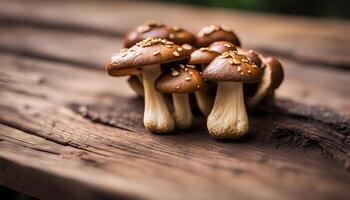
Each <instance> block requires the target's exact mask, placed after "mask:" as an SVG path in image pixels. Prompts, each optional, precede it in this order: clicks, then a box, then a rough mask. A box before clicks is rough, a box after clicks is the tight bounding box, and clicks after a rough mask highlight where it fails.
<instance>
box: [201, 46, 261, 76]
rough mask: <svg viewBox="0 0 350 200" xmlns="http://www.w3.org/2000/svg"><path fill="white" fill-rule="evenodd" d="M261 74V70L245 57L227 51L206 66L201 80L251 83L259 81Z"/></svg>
mask: <svg viewBox="0 0 350 200" xmlns="http://www.w3.org/2000/svg"><path fill="white" fill-rule="evenodd" d="M262 73H263V70H262V68H260V67H258V66H257V65H256V64H255V63H253V62H252V61H251V60H250V59H249V58H248V57H247V56H245V55H242V54H239V53H237V52H236V51H228V52H224V53H223V54H222V55H220V56H218V57H217V58H215V60H213V62H211V63H210V64H209V65H208V66H207V68H206V69H205V70H204V72H203V78H205V79H207V80H211V81H232V82H243V83H252V82H257V81H260V80H261V77H262Z"/></svg>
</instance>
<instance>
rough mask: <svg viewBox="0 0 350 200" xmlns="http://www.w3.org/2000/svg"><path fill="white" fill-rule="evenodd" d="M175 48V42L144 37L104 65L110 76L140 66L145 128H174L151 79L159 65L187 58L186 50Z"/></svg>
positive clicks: (166, 131) (159, 130)
mask: <svg viewBox="0 0 350 200" xmlns="http://www.w3.org/2000/svg"><path fill="white" fill-rule="evenodd" d="M178 48H179V46H178V45H176V44H174V43H173V42H170V41H167V40H164V39H159V38H147V39H145V40H143V41H141V42H139V43H137V44H136V45H134V46H132V47H131V48H130V49H128V50H126V51H124V52H122V53H118V54H116V55H114V57H113V59H112V62H111V63H110V64H109V65H108V66H107V72H108V74H110V75H113V74H115V73H118V71H126V70H129V71H132V70H134V69H135V68H142V69H143V85H144V94H145V112H144V118H143V123H144V125H145V127H146V129H148V130H151V131H153V132H157V133H168V132H171V131H172V130H173V129H174V119H173V118H172V116H171V115H170V112H169V110H168V108H167V105H166V103H165V101H164V98H163V96H162V95H161V93H159V92H157V91H156V90H155V89H154V82H155V80H156V79H157V77H158V76H159V75H160V74H161V69H160V64H162V63H168V62H174V61H178V60H183V59H186V58H188V57H189V54H188V52H186V51H178Z"/></svg>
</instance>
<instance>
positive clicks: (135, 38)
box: [124, 21, 196, 48]
mask: <svg viewBox="0 0 350 200" xmlns="http://www.w3.org/2000/svg"><path fill="white" fill-rule="evenodd" d="M149 37H151V38H162V39H166V40H169V41H172V42H174V43H176V44H178V45H181V44H185V43H187V44H191V45H193V44H195V42H196V39H195V36H194V35H193V34H192V33H190V32H188V31H185V30H183V29H181V28H177V27H170V26H167V25H165V24H162V23H158V22H154V21H152V22H147V23H145V24H144V25H141V26H138V27H137V28H136V29H134V30H131V31H130V32H129V33H127V35H126V36H125V38H124V46H125V47H128V48H129V47H131V46H133V45H134V44H136V43H137V42H140V41H142V40H144V39H147V38H149Z"/></svg>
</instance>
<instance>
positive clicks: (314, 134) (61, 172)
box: [0, 1, 350, 199]
mask: <svg viewBox="0 0 350 200" xmlns="http://www.w3.org/2000/svg"><path fill="white" fill-rule="evenodd" d="M78 10H79V11H78ZM130 13H134V14H132V15H131V14H130ZM208 15H210V16H212V17H207V16H208ZM125 16H127V20H126V17H125ZM160 17H162V18H163V19H166V20H167V22H169V23H173V24H178V25H183V26H185V27H186V28H188V29H189V30H192V31H196V30H198V29H199V27H200V26H202V25H206V24H208V23H223V24H227V25H230V26H232V27H234V28H235V30H236V32H237V33H239V34H240V35H241V38H242V40H243V43H244V44H246V45H247V46H249V47H257V48H259V49H260V50H262V51H263V52H269V53H271V54H273V55H276V56H278V57H279V58H281V60H282V61H283V63H284V64H285V66H286V81H285V83H284V84H283V86H282V87H281V88H280V90H279V91H278V93H277V98H278V100H277V101H276V104H268V105H264V106H262V107H260V108H259V109H258V111H257V112H254V113H251V114H250V116H251V127H252V130H251V132H250V135H249V137H247V138H245V139H243V140H240V141H237V142H223V141H217V140H213V139H212V138H210V137H209V136H208V135H207V133H206V130H205V128H204V119H202V118H200V117H198V119H197V120H196V126H195V128H194V129H192V130H190V131H186V132H179V131H177V132H176V133H174V134H172V135H168V136H159V135H155V134H151V133H149V132H148V131H146V130H144V129H143V127H142V125H140V122H141V120H142V107H143V104H142V101H141V100H140V99H137V98H135V97H132V95H133V93H132V91H130V89H128V87H127V84H126V82H125V79H123V78H121V79H113V78H109V77H107V76H106V75H105V73H104V71H103V66H104V63H105V62H106V60H107V59H108V57H109V56H110V54H111V52H112V51H113V50H116V49H118V48H120V47H121V40H120V36H121V35H122V34H124V33H125V32H126V30H127V29H129V28H131V27H133V26H134V25H136V24H139V23H142V22H143V21H145V20H147V19H152V18H153V19H159V18H160ZM203 18H205V19H206V20H203ZM233 19H234V20H233ZM286 20H287V21H288V23H286ZM266 27H268V28H266ZM0 29H1V32H0V66H1V67H0V185H4V186H7V187H10V188H12V189H15V190H18V191H21V192H24V193H26V194H29V195H32V196H35V197H39V198H44V199H62V198H63V197H64V198H65V199H106V198H131V199H232V198H239V199H300V198H308V199H346V198H347V197H348V196H350V191H349V190H348V188H349V187H350V174H349V168H350V136H349V135H350V133H349V131H350V122H349V117H348V115H349V113H350V102H349V96H350V92H349V87H348V85H349V84H350V79H349V74H350V71H349V70H348V68H349V65H350V60H349V57H348V55H349V52H350V48H349V46H350V45H349V41H350V38H348V37H347V34H344V33H347V32H349V30H350V29H349V22H346V21H344V22H339V21H332V20H327V21H326V20H316V19H307V18H298V17H294V18H292V17H281V16H270V15H257V14H246V13H240V12H232V11H226V10H212V9H203V8H200V9H199V8H196V7H183V6H174V5H171V6H170V5H166V4H163V5H161V4H159V3H157V4H155V3H149V2H147V3H138V4H137V3H129V2H103V3H101V2H97V1H96V2H95V1H89V2H86V3H84V4H82V3H75V2H65V1H63V2H62V1H59V2H46V1H41V2H36V1H23V2H20V3H19V2H18V1H2V2H1V6H0ZM301 30H303V32H301ZM296 38H297V39H296ZM330 53H332V54H331V56H328V55H329V54H330ZM286 98H288V99H291V100H292V101H290V100H283V99H286ZM310 105H314V106H310ZM319 105H323V106H327V107H329V108H332V109H333V111H332V110H330V109H328V108H323V106H319ZM92 121H93V122H97V123H93V122H92Z"/></svg>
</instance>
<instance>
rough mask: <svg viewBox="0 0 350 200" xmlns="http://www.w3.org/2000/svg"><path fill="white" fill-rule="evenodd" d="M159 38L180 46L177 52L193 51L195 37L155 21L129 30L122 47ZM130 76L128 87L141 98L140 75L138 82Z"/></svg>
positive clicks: (140, 75) (182, 30)
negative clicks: (147, 39) (150, 38)
mask: <svg viewBox="0 0 350 200" xmlns="http://www.w3.org/2000/svg"><path fill="white" fill-rule="evenodd" d="M149 37H152V38H161V39H166V40H168V41H171V42H174V43H175V44H178V45H181V46H180V47H179V49H178V51H182V50H183V51H189V53H192V51H194V48H193V46H192V45H193V44H195V43H196V38H195V36H194V35H193V34H192V33H190V32H188V31H186V30H184V29H181V28H177V27H174V26H168V25H165V24H162V23H159V22H156V21H149V22H146V23H144V24H143V25H141V26H138V27H136V28H135V29H134V30H131V31H130V32H129V33H128V34H127V35H126V36H125V38H124V47H126V48H129V47H131V46H133V45H135V44H136V43H138V42H140V41H142V40H144V39H146V38H149ZM135 78H136V77H134V75H132V77H131V78H130V79H129V80H132V82H129V85H130V84H133V85H130V87H131V88H132V89H133V90H134V91H135V92H136V93H137V94H138V95H140V96H143V94H142V93H140V90H139V89H138V88H143V85H142V74H139V75H137V78H139V79H140V81H139V82H138V81H137V80H136V79H135Z"/></svg>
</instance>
